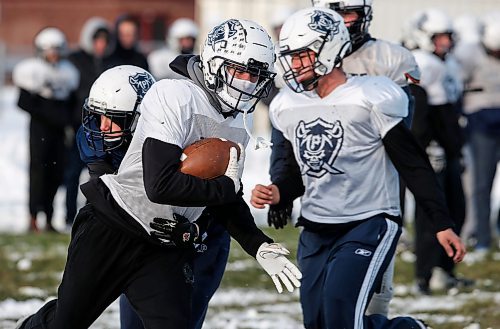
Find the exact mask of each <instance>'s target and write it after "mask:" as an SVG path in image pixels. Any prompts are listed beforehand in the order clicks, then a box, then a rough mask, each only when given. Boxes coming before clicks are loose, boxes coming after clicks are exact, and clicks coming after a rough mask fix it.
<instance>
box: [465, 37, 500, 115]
mask: <svg viewBox="0 0 500 329" xmlns="http://www.w3.org/2000/svg"><path fill="white" fill-rule="evenodd" d="M467 64H468V65H467V70H464V71H465V72H466V75H465V79H466V80H465V82H466V92H465V96H464V112H465V113H466V114H472V113H475V112H477V111H479V110H483V109H499V108H500V60H499V59H498V58H495V57H493V56H489V55H487V54H486V52H485V51H484V48H483V47H481V48H480V51H477V52H476V56H474V57H472V58H468V61H467Z"/></svg>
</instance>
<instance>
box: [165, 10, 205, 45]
mask: <svg viewBox="0 0 500 329" xmlns="http://www.w3.org/2000/svg"><path fill="white" fill-rule="evenodd" d="M198 34H199V29H198V25H196V23H195V22H194V21H193V20H192V19H189V18H178V19H176V20H175V21H174V22H173V23H172V25H171V26H170V29H169V31H168V36H167V44H168V47H169V48H170V49H172V50H174V51H176V52H179V51H180V50H181V49H180V45H179V39H180V38H193V39H195V40H196V38H198Z"/></svg>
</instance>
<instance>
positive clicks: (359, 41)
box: [268, 0, 420, 315]
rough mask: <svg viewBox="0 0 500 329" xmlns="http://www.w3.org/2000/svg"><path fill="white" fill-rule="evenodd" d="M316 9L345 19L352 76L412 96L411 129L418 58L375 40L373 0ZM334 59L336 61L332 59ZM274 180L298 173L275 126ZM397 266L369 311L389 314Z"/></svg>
mask: <svg viewBox="0 0 500 329" xmlns="http://www.w3.org/2000/svg"><path fill="white" fill-rule="evenodd" d="M312 4H313V6H314V7H318V8H330V9H333V10H335V11H336V12H338V13H339V14H340V15H341V16H342V17H343V19H344V22H345V24H346V26H347V28H348V31H349V35H350V37H351V43H352V47H351V49H350V50H349V52H348V53H347V55H346V57H345V58H344V59H343V69H344V72H346V74H347V75H349V76H365V75H370V76H374V75H383V76H386V77H388V78H390V79H391V80H392V81H394V82H395V83H396V84H398V85H399V86H400V87H401V88H402V89H403V90H404V92H405V93H406V94H407V96H408V100H409V105H408V109H409V113H408V115H407V116H406V117H405V118H404V122H405V124H407V126H408V127H409V126H410V124H411V118H412V116H413V114H412V113H413V97H411V95H410V92H409V89H408V80H410V81H411V82H418V80H419V78H420V72H419V69H418V66H417V63H416V61H415V59H414V58H413V55H412V54H411V52H410V51H408V50H407V49H406V48H404V47H402V46H400V45H397V44H393V43H390V42H387V41H385V40H382V39H375V38H373V37H372V36H371V35H370V34H369V31H368V30H369V27H370V22H371V20H372V16H373V9H372V4H373V0H344V1H339V0H312ZM332 60H333V59H332ZM272 142H273V147H272V153H271V167H270V174H271V181H274V180H276V179H279V177H280V176H281V175H283V174H286V172H287V171H297V170H298V169H297V167H296V166H295V163H294V161H288V159H289V158H290V154H291V152H290V145H289V143H287V141H286V140H285V139H284V138H283V136H282V135H281V134H280V132H279V131H277V130H276V129H275V128H274V127H273V130H272ZM400 191H401V195H400V198H401V206H403V205H404V191H405V187H404V185H402V186H401V188H400ZM291 213H292V204H291V203H290V204H288V205H287V204H283V205H281V206H279V207H278V206H272V207H269V212H268V223H269V225H270V226H274V227H276V228H280V227H283V226H284V225H286V223H287V222H288V221H290V215H291ZM393 276H394V263H391V265H390V266H389V268H388V270H387V273H386V274H385V277H384V280H383V283H382V286H381V287H379V288H378V289H377V293H376V294H375V296H374V298H373V299H372V302H371V303H370V306H369V307H368V310H367V312H368V313H371V314H385V315H387V314H388V312H389V302H390V301H391V299H392V296H393V289H392V279H393Z"/></svg>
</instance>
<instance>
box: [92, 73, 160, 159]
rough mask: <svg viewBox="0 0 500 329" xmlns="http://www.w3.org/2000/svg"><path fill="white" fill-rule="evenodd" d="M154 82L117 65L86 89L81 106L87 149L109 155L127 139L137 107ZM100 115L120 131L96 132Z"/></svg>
mask: <svg viewBox="0 0 500 329" xmlns="http://www.w3.org/2000/svg"><path fill="white" fill-rule="evenodd" d="M153 83H155V80H154V78H153V76H152V75H151V74H149V72H147V71H146V70H144V69H142V68H140V67H137V66H132V65H120V66H116V67H113V68H111V69H109V70H107V71H105V72H103V73H102V74H101V75H100V76H99V77H98V78H97V80H96V81H95V82H94V84H93V85H92V87H91V88H90V93H89V97H88V98H87V99H86V100H85V104H84V105H83V114H82V124H83V128H84V131H85V135H86V137H87V141H88V143H89V146H90V147H91V148H93V149H95V150H99V151H110V150H112V149H115V148H117V147H119V146H121V145H122V144H124V143H125V142H130V138H131V136H132V134H133V132H134V130H135V126H136V124H137V120H138V118H139V105H140V103H141V101H142V99H143V97H144V95H145V94H146V92H147V91H148V90H149V88H150V87H151V86H152V85H153ZM101 115H104V116H106V117H108V118H109V119H111V121H112V122H114V123H115V124H117V125H118V126H119V127H120V130H112V127H110V130H109V131H101V130H100V120H101Z"/></svg>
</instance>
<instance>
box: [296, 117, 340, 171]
mask: <svg viewBox="0 0 500 329" xmlns="http://www.w3.org/2000/svg"><path fill="white" fill-rule="evenodd" d="M295 136H296V139H295V143H296V148H297V150H298V151H299V160H300V161H299V165H300V167H301V173H302V174H303V175H304V174H305V175H308V176H311V177H316V178H320V177H322V176H323V175H325V174H326V173H330V174H332V175H338V174H343V172H342V171H340V170H338V169H336V168H334V167H333V163H334V162H335V159H336V158H337V155H338V153H339V151H340V149H341V148H342V142H343V140H344V128H343V127H342V124H341V123H340V121H338V120H337V121H335V122H334V123H330V122H326V121H324V120H322V119H321V118H317V119H316V120H314V121H311V122H304V121H302V120H301V121H300V122H299V125H298V126H297V128H296V129H295Z"/></svg>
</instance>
